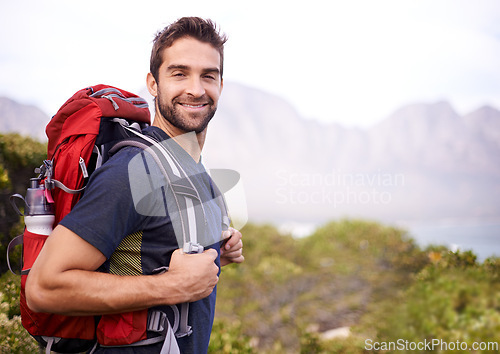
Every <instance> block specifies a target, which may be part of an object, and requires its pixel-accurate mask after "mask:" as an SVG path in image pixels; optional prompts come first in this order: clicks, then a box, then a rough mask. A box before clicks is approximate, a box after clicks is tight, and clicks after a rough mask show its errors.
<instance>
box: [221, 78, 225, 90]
mask: <svg viewBox="0 0 500 354" xmlns="http://www.w3.org/2000/svg"><path fill="white" fill-rule="evenodd" d="M223 87H224V79H222V78H221V79H220V92H222V88H223Z"/></svg>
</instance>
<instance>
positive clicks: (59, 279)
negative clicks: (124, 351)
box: [26, 225, 218, 315]
mask: <svg viewBox="0 0 500 354" xmlns="http://www.w3.org/2000/svg"><path fill="white" fill-rule="evenodd" d="M216 257H217V252H216V251H215V250H207V251H205V252H203V253H201V254H194V255H191V254H182V253H181V252H180V251H179V250H177V251H175V252H174V254H173V255H172V259H171V262H170V265H169V271H168V272H166V273H164V274H160V275H145V276H118V275H113V274H107V273H99V272H95V270H96V269H97V268H98V267H99V266H100V265H101V264H102V263H103V262H104V261H105V257H104V255H103V254H102V253H101V252H100V251H99V250H98V249H96V248H95V247H94V246H92V245H91V244H90V243H88V242H87V241H85V240H83V239H82V238H80V237H79V236H78V235H76V234H75V233H74V232H72V231H71V230H69V229H67V228H65V227H64V226H61V225H59V226H57V227H56V228H55V229H54V231H53V232H52V234H51V235H50V236H49V238H48V240H47V242H46V244H45V246H44V248H43V249H42V251H41V252H40V255H39V256H38V258H37V260H36V261H35V264H34V265H33V267H32V269H31V271H30V273H29V275H28V279H27V283H26V298H27V302H28V306H29V307H30V308H31V309H33V310H34V311H39V312H50V313H59V314H65V315H101V314H109V313H120V312H127V311H134V310H140V309H144V308H149V307H152V306H158V305H172V304H177V303H182V302H187V301H189V302H191V301H196V300H199V299H202V298H204V297H206V296H208V295H209V294H210V293H211V292H212V290H213V288H214V286H215V285H216V284H217V281H218V277H217V272H218V267H217V266H216V265H215V263H214V260H215V258H216Z"/></svg>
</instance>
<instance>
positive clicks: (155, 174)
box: [60, 127, 222, 353]
mask: <svg viewBox="0 0 500 354" xmlns="http://www.w3.org/2000/svg"><path fill="white" fill-rule="evenodd" d="M144 133H146V134H148V135H151V136H154V137H155V138H156V139H157V140H159V141H165V140H167V139H169V140H168V146H169V149H170V150H172V152H173V153H174V154H175V156H176V158H177V159H178V160H179V161H182V162H181V163H182V168H183V169H184V170H185V172H186V173H187V174H188V175H189V176H191V179H192V180H193V182H194V184H195V185H196V189H197V190H198V192H199V193H200V197H201V199H202V200H203V201H204V202H203V206H204V215H205V226H204V230H202V231H203V232H204V233H205V234H206V235H209V237H208V238H207V237H202V240H201V241H203V242H204V243H205V244H204V245H203V246H205V248H209V247H210V248H214V249H216V250H217V252H218V253H219V256H218V257H217V260H216V264H217V265H218V266H219V268H220V247H219V245H220V243H219V241H220V240H221V234H222V226H221V220H222V215H221V210H220V208H219V206H218V204H217V203H216V202H215V200H214V199H213V198H214V190H213V188H212V184H211V180H210V178H209V177H208V175H207V173H206V171H205V168H204V167H203V165H202V164H201V163H196V162H195V161H194V160H193V159H192V158H191V156H190V155H189V154H188V153H187V152H186V151H184V150H183V149H182V148H181V147H180V146H179V145H177V144H176V143H175V142H174V141H173V140H172V139H170V138H169V137H168V135H167V134H165V133H164V132H163V131H162V130H160V129H158V128H156V127H149V128H147V129H146V130H145V131H144ZM141 161H142V162H141ZM141 166H142V167H141ZM141 168H142V170H143V171H142V172H141ZM162 179H163V175H162V172H161V171H160V169H159V168H158V167H157V165H156V164H155V163H154V162H153V160H152V158H151V156H150V155H149V154H148V153H146V152H144V151H143V150H142V149H140V148H136V147H126V148H123V149H121V150H120V151H118V152H117V153H116V154H115V155H114V156H113V157H112V158H110V160H108V161H107V162H106V163H105V164H103V166H101V167H100V168H99V169H97V170H96V171H95V172H94V173H93V174H92V176H91V177H90V180H89V183H88V185H87V188H86V190H85V192H84V195H83V196H82V198H81V200H80V201H79V202H78V203H77V204H76V206H75V208H74V209H73V210H72V211H71V212H70V213H69V214H68V215H67V216H66V217H65V218H64V219H63V220H62V221H61V222H60V224H61V225H63V226H65V227H67V228H68V229H70V230H72V231H73V232H75V233H76V234H77V235H79V236H80V237H82V238H83V239H84V240H86V241H87V242H89V243H90V244H92V245H93V246H94V247H96V248H97V249H98V250H99V251H101V252H102V253H103V254H104V255H105V256H106V258H107V261H106V262H105V263H104V264H103V266H102V267H101V269H100V270H101V271H105V272H109V273H112V274H117V275H141V274H146V275H147V274H153V273H154V271H155V270H156V269H158V268H160V267H165V266H167V267H168V265H169V263H170V258H171V256H172V253H173V252H174V251H175V250H176V249H178V248H180V247H182V239H181V238H179V237H176V235H175V232H174V227H173V223H172V220H173V219H172V218H171V215H175V213H176V212H177V210H174V207H173V205H174V204H172V194H171V191H170V190H169V189H168V188H166V187H165V186H164V183H163V185H162V183H161V182H159V181H162ZM144 186H150V187H151V186H157V187H158V186H159V187H158V188H156V189H155V188H153V189H154V191H152V188H150V187H144ZM148 188H149V191H150V193H147V191H148ZM145 191H146V192H145ZM169 210H170V213H169ZM209 239H210V240H211V241H210V242H209V241H208V240H209ZM203 242H201V243H202V244H203ZM215 297H216V289H214V291H213V292H212V294H211V295H209V296H208V297H207V298H205V299H202V300H199V301H196V302H194V303H191V304H190V307H189V309H190V311H189V318H188V324H189V325H190V326H192V328H193V333H192V334H191V335H190V336H186V337H182V338H179V339H178V344H179V347H180V349H181V352H182V353H205V352H206V351H207V348H208V343H209V340H210V333H211V330H212V323H213V319H214V311H215ZM179 310H180V306H179ZM165 312H166V313H167V314H171V313H172V311H167V310H166V311H165ZM172 320H173V319H171V321H172ZM171 323H172V322H171ZM161 345H162V343H158V344H156V345H153V346H144V347H127V348H99V349H98V350H97V351H96V352H97V353H99V352H104V353H155V352H159V351H160V348H161Z"/></svg>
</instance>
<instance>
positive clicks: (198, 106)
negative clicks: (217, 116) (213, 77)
mask: <svg viewBox="0 0 500 354" xmlns="http://www.w3.org/2000/svg"><path fill="white" fill-rule="evenodd" d="M181 104H182V105H183V106H184V107H190V108H200V107H203V106H204V104H198V105H191V104H186V103H181Z"/></svg>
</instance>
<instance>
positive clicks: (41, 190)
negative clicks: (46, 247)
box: [24, 178, 55, 236]
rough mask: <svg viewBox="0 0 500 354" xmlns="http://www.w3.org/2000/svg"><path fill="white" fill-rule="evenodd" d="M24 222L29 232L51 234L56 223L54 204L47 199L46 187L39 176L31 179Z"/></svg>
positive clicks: (25, 200)
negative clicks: (41, 183)
mask: <svg viewBox="0 0 500 354" xmlns="http://www.w3.org/2000/svg"><path fill="white" fill-rule="evenodd" d="M24 202H25V208H26V210H25V212H24V224H25V225H26V229H27V230H28V231H29V232H32V233H34V234H40V235H47V236H48V235H50V233H51V232H52V227H53V225H54V220H55V216H54V204H53V203H49V202H48V200H47V191H46V190H45V187H44V186H43V185H42V186H40V180H39V179H38V178H31V179H30V187H29V188H28V190H27V191H26V198H25V199H24Z"/></svg>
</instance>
